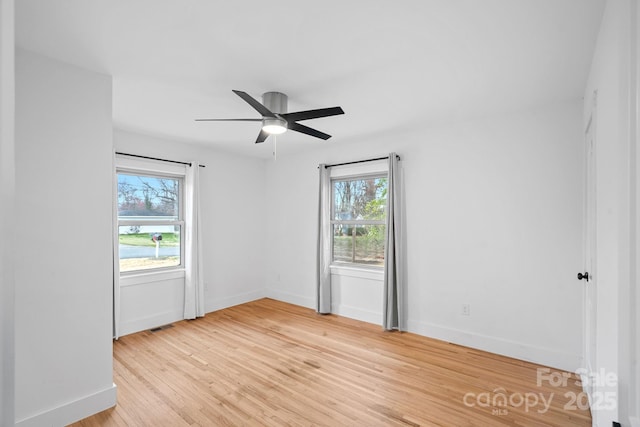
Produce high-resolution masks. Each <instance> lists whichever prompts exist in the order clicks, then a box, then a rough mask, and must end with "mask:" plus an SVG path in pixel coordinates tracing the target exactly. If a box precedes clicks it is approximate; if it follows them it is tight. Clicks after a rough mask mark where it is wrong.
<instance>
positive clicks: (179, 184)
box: [117, 169, 184, 274]
mask: <svg viewBox="0 0 640 427" xmlns="http://www.w3.org/2000/svg"><path fill="white" fill-rule="evenodd" d="M183 189H184V178H183V177H182V176H176V175H169V174H162V173H155V172H149V171H144V170H135V169H118V170H117V211H118V227H117V229H118V243H119V244H118V256H119V263H120V273H121V274H127V273H132V272H140V271H149V270H161V269H164V270H167V269H174V268H180V267H182V266H183V265H184V238H183V236H184V195H183V193H184V190H183Z"/></svg>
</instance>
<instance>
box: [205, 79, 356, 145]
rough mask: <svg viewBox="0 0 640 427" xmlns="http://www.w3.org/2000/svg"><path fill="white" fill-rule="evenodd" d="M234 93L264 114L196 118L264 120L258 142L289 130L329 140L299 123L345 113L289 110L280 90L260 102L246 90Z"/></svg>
mask: <svg viewBox="0 0 640 427" xmlns="http://www.w3.org/2000/svg"><path fill="white" fill-rule="evenodd" d="M233 93H235V94H236V95H238V96H239V97H240V98H242V99H243V100H244V101H245V102H246V103H247V104H249V105H251V106H252V107H253V108H254V109H255V110H256V111H257V112H258V113H260V114H261V115H262V118H261V119H196V121H197V122H262V129H261V130H260V133H259V134H258V138H257V139H256V144H259V143H261V142H264V141H265V140H266V139H267V137H268V136H269V135H279V134H281V133H284V132H286V131H287V129H289V130H293V131H296V132H300V133H304V134H306V135H311V136H314V137H316V138H320V139H324V140H327V139H329V138H331V135H328V134H326V133H324V132H320V131H319V130H316V129H312V128H310V127H308V126H305V125H301V124H300V123H298V122H299V121H302V120H310V119H318V118H321V117H329V116H337V115H339V114H344V111H342V108H340V107H331V108H320V109H317V110H306V111H296V112H293V113H288V112H287V100H288V98H287V95H285V94H284V93H280V92H265V93H263V94H262V103H260V102H258V101H257V100H255V99H254V98H252V97H251V95H249V94H248V93H246V92H242V91H241V90H234V91H233Z"/></svg>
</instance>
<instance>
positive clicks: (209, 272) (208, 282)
mask: <svg viewBox="0 0 640 427" xmlns="http://www.w3.org/2000/svg"><path fill="white" fill-rule="evenodd" d="M114 145H115V150H116V151H119V152H125V153H130V154H138V155H144V156H150V157H159V158H165V159H170V160H178V161H185V162H190V161H198V162H199V163H201V164H204V165H205V166H206V167H205V168H201V170H200V185H201V194H200V196H201V205H200V209H201V214H202V217H203V220H202V238H203V247H202V250H203V259H204V282H205V309H206V311H207V312H210V311H214V310H218V309H221V308H225V307H229V306H232V305H236V304H241V303H244V302H247V301H252V300H255V299H258V298H262V297H263V296H264V266H265V257H266V254H265V250H264V249H265V225H266V221H265V206H266V204H267V200H266V198H265V190H266V182H265V173H266V169H265V162H264V160H260V159H252V158H247V157H241V156H237V155H234V154H228V153H224V152H220V151H216V150H213V149H210V148H208V147H206V146H203V145H197V144H189V143H185V142H176V141H170V140H167V139H161V138H157V137H150V136H143V135H139V134H136V133H132V132H127V131H123V130H116V131H115V133H114ZM121 284H122V287H121V308H120V316H121V317H120V320H121V325H122V331H121V334H122V335H124V334H127V333H131V332H135V331H139V330H143V329H148V328H151V327H155V326H160V325H163V324H166V323H170V322H173V321H176V320H179V319H181V318H182V312H183V301H184V299H183V298H184V288H183V287H184V278H183V276H179V277H177V276H176V275H175V274H170V275H169V276H167V275H162V274H161V275H157V276H156V277H153V276H151V277H150V276H145V275H143V277H138V278H132V279H123V280H122V282H121Z"/></svg>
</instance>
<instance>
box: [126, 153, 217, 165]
mask: <svg viewBox="0 0 640 427" xmlns="http://www.w3.org/2000/svg"><path fill="white" fill-rule="evenodd" d="M116 154H119V155H121V156H129V157H138V158H139V159H147V160H159V161H161V162H169V163H178V164H179V165H189V166H191V163H189V162H179V161H177V160H167V159H159V158H157V157H148V156H140V155H138V154H129V153H121V152H119V151H116ZM198 166H200V167H201V168H204V167H206V166H205V165H198Z"/></svg>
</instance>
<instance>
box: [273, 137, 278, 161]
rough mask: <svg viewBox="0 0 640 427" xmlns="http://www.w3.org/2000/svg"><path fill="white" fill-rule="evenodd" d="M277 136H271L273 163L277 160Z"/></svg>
mask: <svg viewBox="0 0 640 427" xmlns="http://www.w3.org/2000/svg"><path fill="white" fill-rule="evenodd" d="M277 152H278V136H277V135H273V161H274V162H275V161H276V160H278V154H277Z"/></svg>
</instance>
